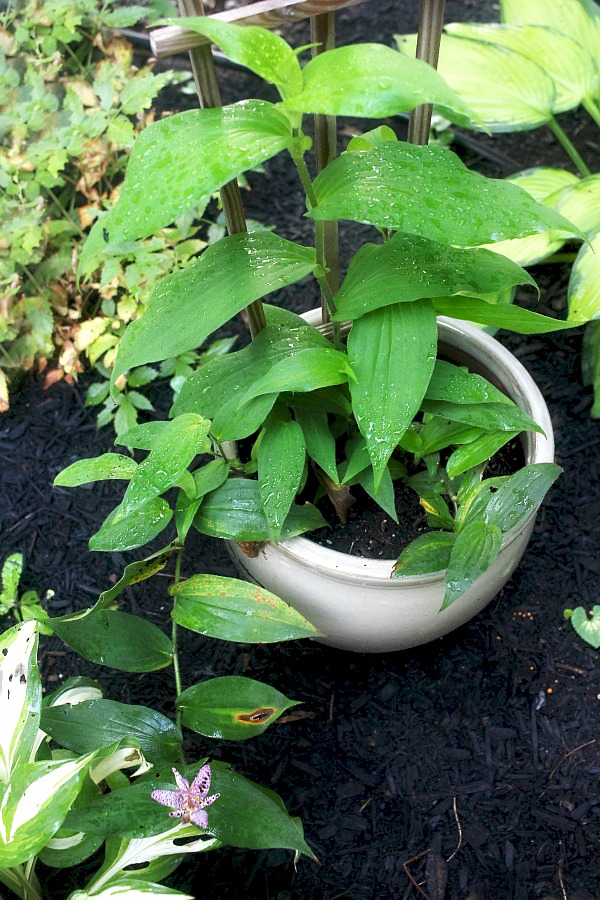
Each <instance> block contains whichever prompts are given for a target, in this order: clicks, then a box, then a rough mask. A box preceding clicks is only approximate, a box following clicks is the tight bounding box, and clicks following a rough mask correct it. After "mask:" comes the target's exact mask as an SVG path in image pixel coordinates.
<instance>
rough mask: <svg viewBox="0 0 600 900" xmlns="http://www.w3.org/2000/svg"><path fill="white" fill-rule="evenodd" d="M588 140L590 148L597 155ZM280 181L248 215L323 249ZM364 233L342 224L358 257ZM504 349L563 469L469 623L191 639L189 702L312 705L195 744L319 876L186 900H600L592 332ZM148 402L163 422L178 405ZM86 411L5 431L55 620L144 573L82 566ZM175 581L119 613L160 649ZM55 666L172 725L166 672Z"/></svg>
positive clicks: (245, 84)
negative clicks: (237, 685) (216, 697)
mask: <svg viewBox="0 0 600 900" xmlns="http://www.w3.org/2000/svg"><path fill="white" fill-rule="evenodd" d="M368 6H369V8H368V10H367V4H365V5H364V6H362V7H361V6H358V7H356V8H355V9H354V10H353V11H352V10H349V11H347V12H346V13H344V14H342V15H341V16H340V32H341V34H342V41H347V39H348V35H349V33H350V31H353V32H354V33H362V34H363V35H364V37H365V39H376V40H377V39H379V40H381V39H383V40H385V41H387V42H389V39H390V35H391V33H392V32H393V31H395V30H400V31H402V30H411V29H414V27H415V25H416V22H414V21H413V19H414V18H416V12H415V10H414V9H412V10H411V11H410V16H409V13H408V12H406V11H404V10H403V11H402V15H401V12H400V11H398V10H397V9H396V7H397V4H395V3H393V2H390V0H387V2H383V0H382V2H378V3H374V2H373V3H371V4H369V5H368ZM407 6H411V7H413V6H414V7H416V6H417V5H416V4H407ZM447 6H448V14H447V19H448V20H450V19H452V18H463V19H465V18H473V19H480V20H484V19H487V20H493V19H495V18H496V16H497V13H496V11H495V10H494V9H493V4H491V3H489V2H487V3H484V2H480V3H471V4H468V3H466V2H463V3H459V2H458V0H454V2H451V0H449V2H448V4H447ZM401 17H404V18H405V19H406V21H399V20H400V18H401ZM411 17H412V18H411ZM233 78H235V82H234V81H232V79H233ZM224 80H225V93H226V94H227V93H229V94H231V95H232V96H230V97H227V98H226V99H228V100H230V99H238V98H239V97H240V96H246V95H248V94H250V93H252V90H251V89H250V87H249V85H251V84H253V81H252V79H250V78H249V79H246V81H244V80H242V81H241V82H240V76H239V75H236V76H233V75H232V74H231V73H226V75H225V79H224ZM245 88H248V90H245ZM234 89H235V92H234ZM590 140H591V138H590ZM586 141H587V139H586V138H585V134H584V141H583V146H584V147H585V146H587V143H589V141H588V142H587V143H586ZM495 146H498V139H496V141H495ZM501 146H502V149H503V150H504V151H505V153H506V154H508V155H510V156H513V157H514V158H515V160H516V162H517V163H518V164H523V165H524V164H528V165H531V164H532V163H533V162H542V161H545V162H547V163H549V162H551V161H554V162H555V164H563V161H562V159H560V158H559V159H556V153H555V152H554V151H553V152H552V154H550V151H549V148H548V146H547V145H546V143H545V142H544V141H543V140H540V139H539V136H534V135H529V136H522V135H519V136H516V137H514V136H513V137H511V136H507V137H506V139H505V137H504V136H503V138H502V145H501ZM266 170H267V174H266V177H267V178H269V180H270V182H271V188H270V190H269V192H268V194H269V198H270V200H271V202H272V203H274V204H276V208H275V207H274V206H273V205H271V206H269V207H264V206H263V207H260V206H259V194H258V191H256V192H252V193H250V194H249V195H248V196H247V198H246V196H245V198H244V199H245V200H246V199H247V200H248V211H249V214H250V215H253V216H256V217H257V218H259V219H261V220H262V221H264V222H271V221H275V220H279V217H280V215H283V216H284V218H285V219H287V223H286V222H284V225H283V228H282V229H281V232H280V233H282V234H285V236H287V237H291V238H292V239H296V240H301V241H308V240H310V228H311V226H310V224H309V223H308V222H307V220H302V219H301V218H300V220H299V213H300V212H301V210H302V200H301V195H300V192H299V189H298V186H297V185H296V184H295V183H294V184H293V185H289V184H288V183H287V181H286V180H285V179H286V177H287V176H286V172H287V169H285V170H284V163H283V162H282V161H280V160H279V159H276V160H273V161H271V162H270V163H268V164H267V165H266ZM486 171H487V173H488V174H491V175H496V176H497V175H500V174H506V173H505V172H499V171H497V170H494V169H493V167H490V166H488V167H487V169H486ZM260 177H261V176H251V180H252V181H253V182H254V183H257V179H259V178H260ZM298 221H300V224H298ZM292 222H294V223H295V224H292ZM286 228H288V229H289V230H288V231H286ZM356 232H357V230H356V229H354V228H353V226H351V225H349V224H344V225H343V228H342V247H343V252H344V254H345V255H346V258H348V256H349V253H350V249H351V247H352V246H354V245H355V244H356V239H357V235H356ZM534 274H537V275H539V276H540V283H541V286H542V289H543V295H542V301H541V305H539V306H537V307H536V308H537V309H538V310H539V311H541V312H547V313H548V314H550V315H556V313H558V314H559V315H560V314H561V311H562V309H563V307H564V296H565V290H566V277H567V275H566V272H565V271H563V270H561V269H559V268H558V267H549V268H546V269H542V268H540V270H539V271H538V272H537V273H534ZM315 299H316V298H315V296H314V294H312V293H311V294H310V295H308V294H307V293H306V292H305V293H300V292H299V291H298V289H297V288H296V289H288V291H287V292H285V293H284V295H283V301H282V302H284V303H285V305H287V306H289V307H291V308H295V309H307V308H310V307H311V306H313V305H315V302H314V301H315ZM521 300H522V302H523V303H524V304H527V303H531V302H532V301H531V298H527V297H525V296H524V297H523V298H521ZM563 315H564V313H563ZM501 339H502V340H503V342H504V343H506V344H507V345H508V346H509V347H510V348H511V349H512V350H513V351H514V352H515V353H516V355H517V356H518V358H519V359H520V360H521V362H523V363H524V365H526V366H527V367H528V368H529V369H530V371H531V372H532V374H533V375H534V377H535V379H536V381H537V383H538V385H539V386H540V388H541V390H542V393H543V394H544V396H545V397H546V399H547V400H548V402H549V405H550V408H551V413H552V417H553V422H554V427H555V431H556V443H557V448H558V449H557V461H558V462H559V463H560V464H561V465H562V466H563V467H564V469H565V472H564V475H563V476H562V477H561V479H560V480H559V482H558V483H557V484H556V486H555V487H554V488H553V490H552V491H551V493H550V495H549V497H548V498H547V500H546V502H545V504H544V507H543V509H542V511H541V512H540V514H539V516H538V520H537V524H536V528H535V532H534V535H533V538H532V541H531V544H530V547H529V549H528V551H527V552H526V554H525V557H524V559H523V562H522V564H521V566H520V567H519V569H518V571H517V572H516V574H515V575H514V576H513V578H512V579H511V580H510V582H509V583H508V584H507V586H506V587H505V589H504V590H503V592H502V593H501V595H500V596H499V597H498V598H497V599H496V600H495V601H494V602H493V603H492V604H491V605H490V606H489V607H488V609H487V610H485V611H484V612H483V613H482V614H481V615H479V616H478V617H477V618H476V619H474V620H473V621H472V622H471V623H470V624H469V625H467V626H465V627H464V628H462V629H460V630H458V631H457V632H455V633H454V634H452V635H450V636H448V637H447V638H445V639H443V640H441V641H437V642H436V643H434V644H431V645H428V646H425V647H421V648H418V649H415V650H412V651H408V652H404V653H398V654H386V655H382V656H363V655H353V654H347V653H342V652H340V651H336V650H332V649H329V648H327V647H323V646H320V645H317V644H313V643H310V642H302V643H292V644H289V645H280V646H271V647H258V648H257V647H246V646H240V645H235V644H226V643H219V642H216V641H212V640H208V639H205V638H202V637H200V636H198V635H193V634H191V633H189V632H183V635H182V641H183V653H182V656H183V672H182V676H183V680H184V683H185V684H192V683H194V682H196V681H199V680H202V679H203V678H205V677H209V676H211V675H223V674H242V673H243V674H246V675H248V676H250V677H254V678H257V679H260V680H262V681H265V682H268V683H269V684H273V685H275V686H277V687H278V688H279V689H280V690H282V691H283V692H284V693H286V694H287V695H288V696H291V697H293V698H296V699H299V700H302V701H303V705H302V706H301V707H298V709H294V710H293V711H292V712H291V713H290V715H289V716H288V717H287V718H285V717H284V719H282V720H280V721H279V723H277V724H276V725H274V726H272V727H271V728H270V729H269V730H268V731H267V732H265V734H263V735H262V736H260V737H259V738H257V739H255V740H254V741H252V742H250V743H245V744H235V743H232V742H223V741H220V742H219V741H215V742H207V741H204V740H202V739H200V738H198V737H196V736H192V737H191V738H190V739H189V744H188V748H187V749H188V750H189V754H190V757H192V756H193V755H196V756H200V755H203V754H206V753H210V754H211V755H212V756H213V757H214V758H215V759H224V760H227V761H230V762H231V763H232V764H233V765H234V766H235V767H236V768H238V769H239V770H240V771H241V772H242V773H243V774H245V775H247V776H248V777H250V778H253V779H255V780H256V781H258V782H260V783H261V784H265V785H267V786H269V787H273V788H275V789H276V790H277V791H278V792H279V793H280V794H281V796H282V797H283V799H284V801H285V803H286V805H287V807H288V809H289V810H290V812H291V813H293V814H294V815H299V816H301V817H302V820H303V822H304V826H305V831H306V837H307V840H308V841H309V843H310V844H311V846H312V847H313V848H314V850H315V853H316V855H317V857H318V859H319V862H318V863H313V862H310V861H306V860H302V861H300V863H299V864H298V867H297V869H296V870H295V869H294V866H293V862H292V859H291V854H290V853H288V852H284V851H264V852H249V851H239V850H231V849H225V850H222V851H218V852H216V853H212V854H210V853H209V854H207V855H206V856H205V857H200V858H197V859H194V860H191V861H189V862H186V863H185V864H184V866H182V867H181V869H179V870H178V871H177V872H176V873H175V876H174V877H173V878H172V879H171V881H172V883H173V884H175V885H176V886H177V887H178V888H179V889H180V890H184V891H186V890H187V891H188V892H190V893H191V894H193V895H194V896H197V897H199V896H204V895H205V894H210V895H212V896H213V897H217V898H219V900H222V898H223V900H224V898H238V897H240V896H243V897H245V898H249V900H266V898H278V900H292V898H327V900H334V898H341V897H345V898H355V900H360V898H378V900H388V898H417V897H419V896H421V895H426V896H428V897H429V898H431V900H442V898H445V900H504V898H515V900H529V898H531V900H534V898H540V900H542V898H552V900H564V898H566V897H568V900H597V898H598V871H599V869H600V796H599V792H598V776H599V775H600V752H599V751H600V728H599V726H600V662H599V657H598V654H597V652H595V651H593V650H592V649H591V648H590V647H588V646H587V645H586V644H584V643H583V642H582V641H580V640H579V639H578V638H577V636H576V635H575V634H574V632H573V631H572V629H571V626H570V625H569V624H568V623H565V622H564V620H563V617H562V611H563V609H564V608H565V607H568V606H577V605H580V604H583V605H585V606H587V607H589V606H591V605H592V604H593V603H594V602H598V596H599V586H600V577H599V576H600V562H599V560H600V552H599V551H600V487H599V485H600V477H599V476H600V471H599V469H600V463H599V458H600V457H599V450H600V425H599V424H598V422H594V421H592V420H590V418H589V408H590V405H591V396H590V392H589V391H587V390H583V389H582V387H581V384H580V375H579V352H580V342H581V334H580V333H579V332H578V331H569V332H566V333H564V334H560V333H559V334H555V335H551V336H541V337H534V338H530V339H522V338H519V337H515V336H510V335H509V336H506V335H504V334H502V335H501ZM151 396H152V399H153V402H155V404H156V406H157V407H158V408H161V409H163V410H164V409H165V407H166V405H167V403H168V397H167V394H166V391H165V389H164V388H161V387H160V386H159V387H158V388H155V389H154V394H153V395H151ZM82 398H83V392H82V390H81V389H74V388H71V387H69V386H68V385H66V384H56V385H54V386H53V387H52V388H51V389H50V390H48V391H47V392H43V391H42V390H41V389H40V387H39V385H38V384H36V383H35V381H29V382H28V383H26V385H25V386H24V388H23V389H22V391H21V392H20V393H19V395H18V396H17V397H16V398H15V402H14V408H13V410H12V411H11V412H10V413H9V414H8V415H6V416H5V417H4V418H3V419H2V420H0V464H1V466H2V478H1V483H0V504H1V507H2V516H1V522H0V541H1V547H2V558H4V557H5V556H6V555H8V554H9V553H11V552H14V551H17V550H19V551H21V552H23V553H24V555H25V564H26V571H25V577H24V587H35V588H36V589H37V590H38V591H39V592H40V593H43V592H44V591H45V590H47V589H49V588H51V589H53V590H54V591H55V592H56V594H55V597H54V598H53V599H52V601H51V603H50V607H51V612H52V613H53V614H55V615H60V614H63V613H66V612H68V611H70V610H72V609H74V608H78V607H82V606H87V605H90V604H91V603H92V602H93V601H94V599H95V598H96V597H97V595H98V593H99V592H100V591H101V590H103V589H105V588H106V587H107V585H108V584H109V583H110V582H111V581H114V580H115V578H116V577H118V576H119V574H120V573H121V571H122V569H123V567H124V565H125V564H126V563H127V562H128V561H130V559H129V556H127V558H126V557H125V556H123V555H122V554H119V553H113V554H90V553H89V552H88V551H87V540H88V538H89V536H90V535H91V534H92V533H93V532H94V531H95V530H96V529H97V528H98V527H99V525H100V523H101V522H102V521H103V519H104V518H105V516H106V515H107V514H108V513H109V512H110V510H111V509H112V508H113V506H114V505H115V504H116V503H117V502H118V500H119V499H120V497H121V494H122V487H120V486H119V484H118V483H115V482H112V483H111V482H108V483H105V484H100V485H95V486H90V488H89V489H86V488H80V489H78V490H77V491H67V490H65V489H52V487H51V485H52V480H53V478H54V476H55V475H56V473H57V472H58V471H60V470H61V469H62V468H64V467H65V466H66V465H68V464H69V463H71V462H73V461H75V460H77V459H81V458H83V457H87V456H94V455H98V454H100V453H102V452H105V451H107V450H109V449H111V446H112V437H111V434H110V432H109V431H108V430H107V429H105V430H104V431H102V432H100V433H98V432H97V431H96V427H95V417H94V413H93V411H91V410H89V409H86V408H84V406H83V399H82ZM163 537H164V536H163ZM160 543H161V544H162V539H161V541H160ZM199 571H208V572H213V573H217V574H224V575H233V574H234V571H233V569H232V566H231V563H230V561H229V557H228V555H227V553H226V550H225V548H224V546H223V545H222V544H221V543H220V542H218V541H214V540H211V539H209V538H205V537H203V536H201V535H193V536H192V540H191V541H190V547H189V551H188V553H187V556H186V559H185V561H184V569H183V573H182V574H183V575H184V576H189V575H191V574H193V573H194V572H199ZM171 577H172V575H170V574H169V570H166V572H164V573H161V575H159V576H158V577H156V578H154V579H153V580H152V581H147V582H144V583H143V584H141V585H139V586H137V587H136V588H135V589H133V588H130V589H128V590H127V592H126V593H125V594H124V595H123V606H124V608H125V609H127V610H128V611H131V612H134V613H138V614H143V615H145V616H147V617H148V618H149V619H150V620H152V621H154V622H155V623H156V624H158V625H159V626H160V627H162V628H163V629H165V630H166V629H167V628H168V610H169V603H168V598H167V594H166V587H167V585H168V584H169V579H170V578H171ZM41 661H42V667H43V671H44V675H45V681H46V684H47V686H48V688H49V689H52V688H54V687H56V686H58V685H59V684H60V683H61V682H62V681H63V680H64V678H66V677H68V676H69V675H73V674H76V673H77V674H79V673H83V674H86V675H88V676H90V677H95V678H98V679H99V680H101V681H102V683H103V684H104V685H105V687H106V691H107V695H108V696H109V697H111V698H113V699H117V700H122V701H125V702H139V703H143V704H146V705H149V706H153V707H155V708H158V709H160V710H161V711H163V712H165V713H167V714H171V713H172V709H173V703H172V699H170V698H172V697H173V691H174V688H173V684H172V680H171V672H170V671H161V672H157V673H152V674H148V675H123V674H122V673H118V672H113V671H111V670H105V669H102V668H101V667H100V666H94V665H92V664H89V663H85V661H82V662H81V664H79V663H76V661H75V660H74V659H73V656H72V655H71V654H69V653H68V652H67V651H66V650H65V648H64V645H62V644H60V642H58V641H57V640H55V639H47V640H44V641H43V642H42V651H41ZM157 698H159V699H158V701H157ZM41 876H42V878H43V880H44V883H45V885H46V894H45V895H46V896H47V897H48V898H53V900H62V898H64V897H66V896H67V895H68V893H69V892H70V891H71V890H72V889H73V887H74V886H75V885H74V884H69V882H68V879H69V878H70V877H71V874H70V873H66V872H54V871H51V870H46V869H43V868H42V869H41ZM83 883H84V877H83V874H81V876H80V883H79V885H78V886H81V885H82V884H83ZM419 892H420V893H419Z"/></svg>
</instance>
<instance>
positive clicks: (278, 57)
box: [168, 16, 302, 100]
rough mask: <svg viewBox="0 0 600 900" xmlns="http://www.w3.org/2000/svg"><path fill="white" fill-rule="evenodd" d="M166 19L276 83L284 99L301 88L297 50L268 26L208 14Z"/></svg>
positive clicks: (300, 72)
mask: <svg viewBox="0 0 600 900" xmlns="http://www.w3.org/2000/svg"><path fill="white" fill-rule="evenodd" d="M168 21H169V22H170V23H171V24H172V25H181V26H183V27H184V28H188V29H189V30H190V31H195V32H196V33H197V34H203V35H204V36H205V37H207V38H209V40H211V41H212V42H213V43H214V44H217V46H219V47H220V48H221V50H222V51H223V53H224V54H225V56H228V57H229V59H232V60H233V61H234V62H237V63H239V64H240V65H242V66H246V68H247V69H250V70H251V71H252V72H254V73H255V74H256V75H258V76H259V77H260V78H264V80H265V81H270V82H271V83H272V84H275V85H276V86H277V88H278V89H279V92H280V94H281V96H282V97H283V99H284V100H285V99H286V97H293V96H295V95H296V94H298V93H300V91H301V90H302V71H301V69H300V63H299V62H298V57H297V55H296V53H294V51H293V50H292V48H291V47H290V45H289V44H288V43H287V41H284V39H283V38H282V37H279V35H278V34H274V33H273V32H272V31H269V30H268V28H259V27H258V26H257V25H245V26H243V27H242V26H241V25H232V24H230V23H229V22H220V21H219V20H218V19H213V18H209V17H207V16H191V17H190V18H186V19H185V21H183V22H182V21H181V19H169V20H168Z"/></svg>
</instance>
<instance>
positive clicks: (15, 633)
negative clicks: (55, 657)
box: [0, 622, 42, 784]
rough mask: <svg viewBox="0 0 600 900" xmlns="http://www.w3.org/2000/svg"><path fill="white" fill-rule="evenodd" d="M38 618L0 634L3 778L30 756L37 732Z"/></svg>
mask: <svg viewBox="0 0 600 900" xmlns="http://www.w3.org/2000/svg"><path fill="white" fill-rule="evenodd" d="M37 649H38V632H37V630H36V625H35V622H23V623H22V624H20V625H15V626H13V627H12V628H9V629H7V630H6V631H5V632H4V634H2V635H0V722H1V723H2V725H1V727H0V782H4V783H5V784H6V783H8V782H9V781H10V777H11V772H12V771H13V770H14V769H15V768H16V767H17V766H18V765H19V764H21V763H25V762H27V761H28V760H29V756H30V753H31V750H32V747H33V745H34V742H35V738H36V735H37V730H38V725H39V721H40V706H41V702H42V682H41V679H40V673H39V670H38V667H37Z"/></svg>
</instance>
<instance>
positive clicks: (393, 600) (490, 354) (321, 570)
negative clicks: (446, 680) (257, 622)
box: [230, 311, 554, 653]
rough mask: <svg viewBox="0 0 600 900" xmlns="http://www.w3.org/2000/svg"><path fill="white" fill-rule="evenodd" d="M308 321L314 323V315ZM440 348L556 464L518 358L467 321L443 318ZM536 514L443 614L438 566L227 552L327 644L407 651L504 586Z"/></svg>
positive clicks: (547, 424) (309, 547)
mask: <svg viewBox="0 0 600 900" xmlns="http://www.w3.org/2000/svg"><path fill="white" fill-rule="evenodd" d="M305 318H307V319H308V320H309V321H310V322H311V324H317V323H318V321H319V313H318V312H317V311H312V313H308V314H307V315H306V316H305ZM438 324H439V349H440V352H441V354H443V355H444V357H445V358H447V359H449V360H450V361H452V362H457V363H460V364H462V365H467V366H468V367H469V369H470V370H471V371H472V372H477V373H478V374H480V375H484V376H485V377H486V378H487V379H488V380H489V381H491V382H492V383H493V384H494V385H496V387H498V388H499V389H500V390H502V391H503V392H504V393H505V394H507V395H508V396H509V397H510V398H511V399H512V400H513V401H514V402H515V403H517V405H518V406H520V407H521V409H523V410H524V411H525V412H526V413H528V415H530V416H531V417H532V418H533V419H534V420H535V421H536V422H538V424H539V425H541V427H542V428H543V429H544V432H545V434H546V437H544V436H543V435H541V434H534V433H531V432H527V433H526V434H524V435H523V436H522V439H523V446H524V452H525V460H526V463H527V464H531V463H543V462H553V461H554V440H553V432H552V422H551V420H550V414H549V412H548V408H547V406H546V403H545V402H544V398H543V397H542V395H541V393H540V391H539V390H538V388H537V386H536V384H535V383H534V381H533V379H532V378H531V376H530V375H529V373H528V372H527V370H526V369H525V368H524V367H523V366H522V365H521V363H520V362H519V361H518V360H517V359H516V358H515V357H514V356H513V355H512V354H511V353H510V351H508V350H507V349H505V348H504V347H503V346H502V345H501V344H500V343H499V342H498V341H496V340H495V339H494V338H492V337H490V335H488V334H486V333H485V332H483V331H480V330H479V329H477V328H475V327H473V326H472V325H469V324H468V323H465V322H459V321H458V320H455V319H449V318H445V317H440V318H439V319H438ZM535 516H536V511H533V512H531V514H530V515H529V516H527V518H525V519H524V520H523V521H522V522H521V523H519V524H518V525H517V526H515V527H514V528H513V529H512V530H511V531H509V532H507V534H506V535H505V536H504V540H503V542H502V548H501V550H500V553H499V554H498V556H497V558H496V560H495V562H494V563H493V565H492V566H491V567H490V569H489V570H488V571H487V572H485V573H484V574H483V575H482V576H481V577H480V578H478V579H477V581H476V582H475V583H474V584H473V585H472V586H471V587H470V588H469V590H468V591H467V592H466V593H465V594H464V595H463V596H462V597H461V598H460V599H459V600H457V601H456V602H455V603H454V604H453V605H452V606H450V607H449V608H448V609H446V610H444V611H443V612H439V609H440V606H441V603H442V598H443V595H444V572H435V573H432V574H430V575H419V576H413V577H407V578H402V579H392V578H391V577H390V576H391V573H392V568H393V566H394V563H395V560H392V559H384V560H372V559H363V558H360V557H354V556H348V555H347V554H345V553H340V552H338V551H337V550H330V549H327V548H326V547H321V546H320V545H318V544H315V543H313V542H312V541H311V540H310V539H308V538H305V537H296V538H293V539H291V540H288V541H282V542H281V543H279V544H273V543H271V542H269V543H265V544H264V545H263V546H262V548H261V550H260V551H259V553H258V555H257V556H256V557H255V558H249V557H247V556H245V555H244V553H243V552H242V550H241V549H240V548H239V547H238V546H237V544H235V543H232V544H230V552H231V555H232V557H233V560H234V562H235V565H236V567H237V569H238V571H239V572H240V574H241V576H242V577H245V578H247V579H248V580H249V581H253V582H255V583H256V584H259V585H261V586H262V587H264V588H266V589H267V590H269V591H271V592H272V593H274V594H276V595H277V596H279V597H281V598H282V599H284V600H286V601H287V602H288V603H289V604H291V606H293V607H295V608H296V609H297V610H298V611H299V612H300V613H302V615H304V616H305V617H306V618H307V619H308V620H309V621H310V622H312V623H313V624H314V625H315V626H316V627H317V628H319V629H320V630H321V631H322V632H323V634H324V635H325V637H323V638H322V639H319V640H322V642H323V643H325V644H328V645H329V646H332V647H339V648H341V649H344V650H354V651H357V652H367V653H382V652H388V651H392V650H405V649H408V648H409V647H415V646H418V645H419V644H425V643H427V642H428V641H433V640H435V639H436V638H439V637H442V635H445V634H448V632H450V631H453V630H454V629H455V628H458V627H459V626H460V625H464V623H465V622H468V621H469V619H471V618H472V617H473V616H475V615H476V614H477V613H478V612H480V611H481V610H482V609H483V608H484V607H485V606H486V605H487V604H488V603H489V602H490V600H491V599H492V598H493V597H494V596H495V595H496V594H497V593H498V592H499V591H500V589H501V588H502V587H503V585H504V584H505V583H506V581H507V580H508V578H509V577H510V576H511V574H512V573H513V572H514V570H515V569H516V567H517V565H518V563H519V561H520V559H521V557H522V555H523V553H524V551H525V548H526V546H527V543H528V541H529V537H530V535H531V531H532V529H533V525H534V521H535Z"/></svg>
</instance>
